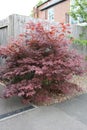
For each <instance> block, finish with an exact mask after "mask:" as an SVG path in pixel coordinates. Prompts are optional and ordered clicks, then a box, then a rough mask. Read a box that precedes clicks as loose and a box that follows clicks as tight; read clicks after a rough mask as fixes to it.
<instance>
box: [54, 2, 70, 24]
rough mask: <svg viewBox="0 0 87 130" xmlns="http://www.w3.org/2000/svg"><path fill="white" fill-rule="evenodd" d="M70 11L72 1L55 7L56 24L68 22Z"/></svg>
mask: <svg viewBox="0 0 87 130" xmlns="http://www.w3.org/2000/svg"><path fill="white" fill-rule="evenodd" d="M69 10H70V0H66V1H64V2H61V3H60V4H57V5H56V6H55V7H54V11H55V13H54V19H55V21H56V22H66V13H68V12H69Z"/></svg>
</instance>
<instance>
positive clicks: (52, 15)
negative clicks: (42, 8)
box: [48, 8, 54, 21]
mask: <svg viewBox="0 0 87 130" xmlns="http://www.w3.org/2000/svg"><path fill="white" fill-rule="evenodd" d="M48 20H52V21H54V9H53V8H50V9H49V10H48Z"/></svg>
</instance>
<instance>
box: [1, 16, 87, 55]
mask: <svg viewBox="0 0 87 130" xmlns="http://www.w3.org/2000/svg"><path fill="white" fill-rule="evenodd" d="M30 19H31V18H30V17H28V16H23V15H17V14H14V15H10V16H9V17H8V18H6V19H5V20H2V21H0V45H3V46H4V45H6V44H7V43H8V41H9V40H10V39H11V38H16V37H17V36H18V35H19V34H20V33H23V32H24V31H25V24H26V23H27V22H28V21H29V20H30ZM81 34H83V39H85V40H87V25H84V26H83V25H82V24H81V25H72V35H73V37H74V38H81ZM72 47H73V48H75V49H77V51H78V52H79V53H81V54H84V55H87V46H83V45H79V44H75V45H73V46H72Z"/></svg>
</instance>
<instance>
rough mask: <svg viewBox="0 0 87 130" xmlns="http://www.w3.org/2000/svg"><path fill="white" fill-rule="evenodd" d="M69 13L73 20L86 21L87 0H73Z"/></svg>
mask: <svg viewBox="0 0 87 130" xmlns="http://www.w3.org/2000/svg"><path fill="white" fill-rule="evenodd" d="M70 15H71V16H72V18H74V19H75V20H79V21H81V22H87V0H73V4H72V5H71V11H70Z"/></svg>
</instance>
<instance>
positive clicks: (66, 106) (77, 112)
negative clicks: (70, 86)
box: [55, 94, 87, 125]
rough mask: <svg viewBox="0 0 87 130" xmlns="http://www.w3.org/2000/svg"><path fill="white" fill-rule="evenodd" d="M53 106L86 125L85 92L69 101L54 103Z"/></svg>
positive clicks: (86, 103) (86, 102)
mask: <svg viewBox="0 0 87 130" xmlns="http://www.w3.org/2000/svg"><path fill="white" fill-rule="evenodd" d="M55 107H57V108H59V109H61V110H62V111H64V112H65V113H67V114H68V115H69V116H71V117H73V118H74V119H77V120H78V121H81V122H82V123H84V124H85V125H87V94H83V95H80V96H77V97H75V98H73V99H72V100H70V101H68V100H67V101H65V102H63V103H60V104H55Z"/></svg>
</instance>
